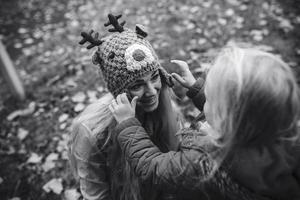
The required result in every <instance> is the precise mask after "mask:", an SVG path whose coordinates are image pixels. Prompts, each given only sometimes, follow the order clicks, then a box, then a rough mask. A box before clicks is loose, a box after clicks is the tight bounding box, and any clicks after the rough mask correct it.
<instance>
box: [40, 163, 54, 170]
mask: <svg viewBox="0 0 300 200" xmlns="http://www.w3.org/2000/svg"><path fill="white" fill-rule="evenodd" d="M54 167H55V162H53V161H46V162H44V164H43V165H42V169H43V170H44V171H45V172H48V171H49V170H50V169H53V168H54Z"/></svg>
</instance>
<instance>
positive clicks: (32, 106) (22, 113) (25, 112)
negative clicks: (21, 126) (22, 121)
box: [6, 102, 36, 121]
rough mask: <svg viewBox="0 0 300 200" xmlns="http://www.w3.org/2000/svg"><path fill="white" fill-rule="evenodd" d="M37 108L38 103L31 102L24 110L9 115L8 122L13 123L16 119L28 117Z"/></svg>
mask: <svg viewBox="0 0 300 200" xmlns="http://www.w3.org/2000/svg"><path fill="white" fill-rule="evenodd" d="M35 107H36V103H35V102H31V103H30V104H29V105H28V107H27V108H25V109H23V110H16V111H14V112H12V113H11V114H9V115H8V116H7V118H6V119H7V120H8V121H12V120H14V119H15V118H16V117H19V116H27V115H30V114H32V113H33V112H34V110H35Z"/></svg>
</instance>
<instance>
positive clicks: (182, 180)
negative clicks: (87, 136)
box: [116, 118, 270, 200]
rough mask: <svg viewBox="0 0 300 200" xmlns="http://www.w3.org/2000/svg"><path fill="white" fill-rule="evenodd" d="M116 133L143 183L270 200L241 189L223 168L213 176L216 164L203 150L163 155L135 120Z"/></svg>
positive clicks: (245, 199)
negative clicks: (148, 182) (149, 182)
mask: <svg viewBox="0 0 300 200" xmlns="http://www.w3.org/2000/svg"><path fill="white" fill-rule="evenodd" d="M116 132H117V133H118V134H119V135H118V141H119V143H120V147H121V149H122V151H123V152H124V153H125V158H126V160H127V161H128V162H129V163H130V165H131V167H132V168H133V169H134V172H135V173H136V174H137V175H138V176H139V177H140V178H141V179H142V180H143V181H151V183H152V184H155V185H157V186H158V187H164V188H166V189H169V190H173V191H179V190H182V189H187V190H188V191H191V190H197V191H202V190H203V189H205V191H206V189H207V191H209V194H210V195H212V196H211V197H212V199H219V198H218V197H219V196H218V195H216V197H217V198H213V197H214V196H213V195H214V194H215V193H216V194H218V193H220V194H222V196H223V197H226V199H227V198H228V199H231V200H270V199H268V198H265V197H263V196H260V195H258V194H255V193H252V192H251V191H250V190H248V189H247V188H244V187H242V186H240V185H239V184H238V183H236V182H235V181H233V180H232V179H231V178H230V177H229V176H228V175H227V173H225V172H224V171H223V170H222V169H221V170H217V171H216V173H215V174H214V175H213V176H212V174H211V172H212V169H213V166H214V163H213V161H212V160H211V159H210V158H209V156H208V155H207V154H206V153H205V151H204V150H203V149H201V148H200V147H198V148H197V146H195V145H189V144H187V146H192V147H193V148H183V147H184V146H181V150H179V151H177V152H175V151H170V152H168V153H162V152H161V151H160V150H159V149H158V148H157V147H156V146H155V145H154V144H153V143H152V142H151V140H150V138H149V136H148V135H147V134H146V132H145V130H144V128H143V127H141V125H140V123H139V121H138V120H137V119H136V118H131V119H128V120H125V121H124V122H122V123H121V124H119V125H118V126H117V127H116ZM187 142H189V140H187ZM208 179H209V181H207V180H208ZM216 191H217V192H216ZM223 197H222V199H223Z"/></svg>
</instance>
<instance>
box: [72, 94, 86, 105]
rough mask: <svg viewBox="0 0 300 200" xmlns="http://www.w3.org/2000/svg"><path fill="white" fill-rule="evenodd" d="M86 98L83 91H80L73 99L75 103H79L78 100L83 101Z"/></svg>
mask: <svg viewBox="0 0 300 200" xmlns="http://www.w3.org/2000/svg"><path fill="white" fill-rule="evenodd" d="M85 98H86V96H85V94H84V93H83V92H78V93H76V94H75V95H74V96H73V97H72V98H71V99H72V101H73V102H75V103H78V102H80V103H82V102H84V100H85Z"/></svg>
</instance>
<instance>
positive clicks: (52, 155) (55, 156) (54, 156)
mask: <svg viewBox="0 0 300 200" xmlns="http://www.w3.org/2000/svg"><path fill="white" fill-rule="evenodd" d="M58 156H59V155H58V154H57V153H50V154H49V155H48V156H47V157H46V161H54V160H57V159H58Z"/></svg>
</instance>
